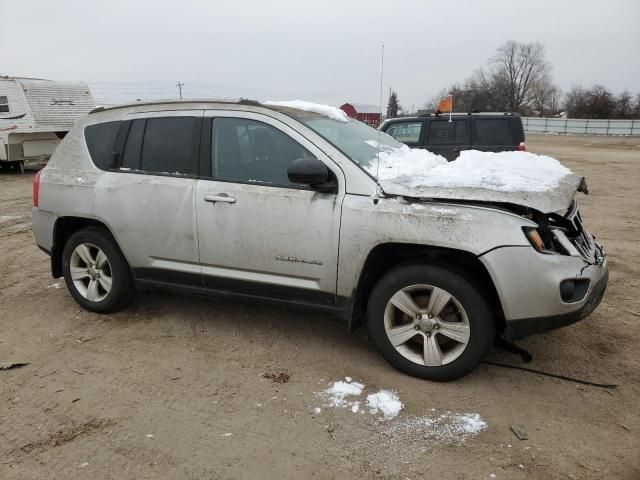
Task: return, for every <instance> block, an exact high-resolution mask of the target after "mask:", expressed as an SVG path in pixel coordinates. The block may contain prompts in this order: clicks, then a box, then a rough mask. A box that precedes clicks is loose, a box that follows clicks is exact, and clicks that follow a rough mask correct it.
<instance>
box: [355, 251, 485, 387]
mask: <svg viewBox="0 0 640 480" xmlns="http://www.w3.org/2000/svg"><path fill="white" fill-rule="evenodd" d="M449 295H450V297H449ZM397 305H400V307H401V308H402V310H401V309H400V308H398V306H397ZM416 309H417V312H416ZM409 313H411V314H412V315H411V316H410V315H409ZM367 326H368V329H369V333H370V335H371V338H372V340H373V342H374V343H375V345H376V347H377V348H378V350H380V352H381V353H382V356H383V357H384V358H385V359H386V360H387V362H389V363H390V364H391V365H392V366H393V367H395V368H397V369H398V370H400V371H401V372H404V373H406V374H408V375H411V376H414V377H420V378H425V379H429V380H437V381H448V380H455V379H457V378H460V377H463V376H465V375H467V374H468V373H470V372H471V371H472V370H474V369H475V368H476V367H477V366H478V365H479V364H480V363H481V362H482V360H483V359H484V357H485V356H486V354H487V352H488V351H489V348H490V347H491V344H492V343H493V339H494V336H495V328H496V327H495V320H494V317H493V314H492V313H491V310H490V309H489V307H488V305H487V303H486V302H485V301H484V300H483V298H482V296H481V295H480V293H479V290H478V289H477V288H476V287H474V286H473V284H472V283H471V282H470V281H468V280H466V279H465V274H464V273H463V272H457V271H453V270H449V269H447V268H443V267H441V266H434V265H425V264H417V265H416V264H413V265H405V266H400V267H397V268H395V269H393V270H391V271H390V272H389V273H387V274H386V275H385V276H384V277H382V278H381V279H380V280H379V281H378V283H377V284H376V286H375V287H374V289H373V291H372V292H371V295H370V297H369V300H368V305H367ZM452 337H455V339H454V338H452ZM392 338H393V342H392ZM465 341H466V343H465ZM394 344H395V345H397V346H394ZM438 360H439V362H440V363H439V362H438Z"/></svg>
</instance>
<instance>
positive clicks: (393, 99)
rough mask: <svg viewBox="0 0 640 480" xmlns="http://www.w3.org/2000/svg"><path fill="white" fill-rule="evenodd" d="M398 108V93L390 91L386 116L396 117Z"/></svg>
mask: <svg viewBox="0 0 640 480" xmlns="http://www.w3.org/2000/svg"><path fill="white" fill-rule="evenodd" d="M399 110H400V103H398V94H397V93H396V92H391V96H390V97H389V104H388V105H387V118H396V117H397V116H398V111H399Z"/></svg>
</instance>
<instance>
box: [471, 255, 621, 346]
mask: <svg viewBox="0 0 640 480" xmlns="http://www.w3.org/2000/svg"><path fill="white" fill-rule="evenodd" d="M595 248H596V249H597V254H595V255H594V257H593V258H594V261H589V260H587V259H585V258H583V257H580V256H568V255H546V254H540V253H538V252H536V251H535V250H534V249H533V248H531V247H503V248H498V249H495V250H492V251H491V252H488V253H486V254H485V255H482V256H481V257H480V260H481V261H482V262H483V263H484V265H485V266H486V267H487V270H488V271H489V274H490V275H491V277H492V279H493V282H494V285H495V287H496V291H497V293H498V297H499V299H500V303H501V305H502V310H503V314H504V320H505V327H506V328H505V332H504V335H505V337H506V338H509V339H512V340H515V339H518V338H523V337H526V336H528V335H532V334H535V333H541V332H544V331H547V330H552V329H555V328H560V327H563V326H566V325H570V324H572V323H575V322H577V321H579V320H582V319H584V318H585V317H587V316H588V315H589V314H590V313H591V312H593V311H594V310H595V309H596V307H597V306H598V305H599V304H600V302H601V301H602V298H603V296H604V292H605V289H606V287H607V282H608V280H609V269H608V265H607V260H606V257H605V256H604V253H603V251H602V249H601V248H600V247H599V246H598V245H595ZM566 281H574V282H579V283H580V284H582V285H584V286H585V287H586V288H584V290H582V291H581V293H580V295H579V298H571V300H569V301H565V300H563V294H562V289H561V285H562V284H563V283H564V282H566Z"/></svg>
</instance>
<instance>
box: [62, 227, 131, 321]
mask: <svg viewBox="0 0 640 480" xmlns="http://www.w3.org/2000/svg"><path fill="white" fill-rule="evenodd" d="M83 247H84V248H83ZM99 252H102V255H101V254H100V253H99ZM62 262H63V263H62V265H63V269H64V281H65V283H66V285H67V289H68V290H69V293H71V296H72V297H73V298H74V299H75V301H76V302H78V303H79V304H80V305H81V306H82V307H84V308H85V309H87V310H90V311H92V312H97V313H110V312H116V311H118V310H121V309H123V308H124V307H126V306H127V305H129V304H130V303H131V302H132V300H133V298H134V297H135V285H134V283H133V278H132V276H131V271H130V269H129V265H128V264H127V261H126V259H125V258H124V255H122V252H121V251H120V248H118V245H117V244H116V242H115V240H114V239H113V237H112V236H111V234H110V233H109V232H108V231H107V230H106V229H105V228H102V227H87V228H83V229H82V230H78V231H77V232H75V233H74V234H73V235H71V237H69V239H68V240H67V242H66V244H65V246H64V250H63V252H62ZM92 265H93V266H92ZM107 287H108V288H107Z"/></svg>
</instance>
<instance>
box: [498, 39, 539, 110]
mask: <svg viewBox="0 0 640 480" xmlns="http://www.w3.org/2000/svg"><path fill="white" fill-rule="evenodd" d="M491 67H492V72H491V73H492V80H493V81H494V83H495V86H496V87H497V89H498V92H499V93H500V94H501V95H502V97H503V98H502V102H504V106H505V107H506V108H505V109H507V110H511V111H514V112H521V111H524V110H527V109H529V108H531V107H532V105H533V104H534V103H535V91H536V89H538V91H548V89H549V88H550V86H551V66H550V65H549V63H548V62H547V60H546V58H545V51H544V46H543V45H542V44H541V43H537V42H536V43H519V42H516V41H513V40H509V41H508V42H506V43H505V44H504V45H502V46H501V47H499V48H498V52H497V54H496V55H495V56H494V57H493V58H492V59H491Z"/></svg>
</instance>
